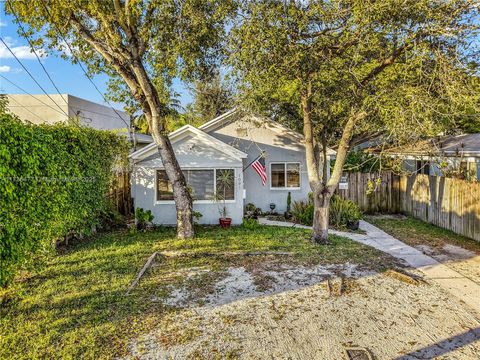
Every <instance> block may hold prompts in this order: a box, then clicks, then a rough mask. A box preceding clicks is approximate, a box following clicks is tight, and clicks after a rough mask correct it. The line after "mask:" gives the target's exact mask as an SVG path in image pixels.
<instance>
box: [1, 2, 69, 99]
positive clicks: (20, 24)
mask: <svg viewBox="0 0 480 360" xmlns="http://www.w3.org/2000/svg"><path fill="white" fill-rule="evenodd" d="M8 4H9V5H10V6H9V7H10V11H11V12H12V14H13V16H14V17H15V19H16V20H17V24H18V26H19V27H20V30H21V31H22V34H23V37H24V38H25V39H26V40H27V41H28V43H29V44H30V48H31V49H32V51H33V53H34V54H35V57H36V58H37V61H38V63H39V64H40V66H41V67H42V69H43V72H44V73H45V74H46V75H47V77H48V79H49V80H50V82H51V83H52V85H53V87H54V88H55V90H57V93H58V95H60V97H61V98H62V99H63V101H64V102H65V104H67V106H68V102H67V100H65V98H64V97H63V94H62V93H61V92H60V90H58V87H57V85H56V84H55V82H54V81H53V79H52V78H51V77H50V74H49V73H48V71H47V69H45V66H44V65H43V63H42V61H41V60H40V57H39V56H38V54H37V52H36V51H35V47H34V46H33V43H32V41H31V40H30V38H29V36H28V35H27V32H26V31H25V29H24V27H23V25H22V23H21V22H20V19H19V18H18V16H17V14H16V13H15V11H14V9H13V6H12V5H11V4H10V3H8Z"/></svg>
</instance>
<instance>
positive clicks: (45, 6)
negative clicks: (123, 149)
mask: <svg viewBox="0 0 480 360" xmlns="http://www.w3.org/2000/svg"><path fill="white" fill-rule="evenodd" d="M41 4H42V5H43V8H44V9H45V11H46V13H47V15H48V17H49V18H50V23H51V24H52V26H53V27H54V28H55V30H56V31H57V32H58V34H59V35H60V37H61V39H62V40H63V42H64V43H65V45H66V46H67V47H68V49H69V50H70V53H71V54H72V56H73V57H74V58H75V57H76V56H75V53H74V52H73V49H72V48H71V46H70V44H69V43H68V41H67V39H66V37H65V36H64V35H63V33H62V32H61V31H60V29H59V28H58V27H57V25H56V24H55V22H54V21H53V18H52V16H51V15H50V10H49V9H48V7H47V5H45V3H44V2H43V1H41ZM77 64H78V66H80V68H81V69H82V71H83V73H84V74H85V76H86V77H87V79H88V80H89V81H90V82H91V83H92V85H93V87H94V88H95V90H97V92H98V93H99V94H100V96H101V97H102V98H103V100H104V101H105V102H106V103H107V104H108V105H109V106H110V108H111V109H112V110H113V111H114V112H115V114H117V116H118V117H119V118H120V120H122V121H123V122H124V123H125V125H127V127H128V128H130V125H129V124H128V123H127V122H126V121H125V120H124V119H123V118H122V117H121V116H120V114H119V113H118V112H117V110H115V108H114V107H113V106H112V104H111V103H110V101H108V100H107V98H105V96H104V95H103V93H102V92H101V91H100V89H99V88H98V87H97V85H96V84H95V83H94V82H93V79H92V78H91V77H90V75H89V74H88V73H87V71H86V70H85V68H84V67H83V65H82V63H81V62H80V59H78V57H77Z"/></svg>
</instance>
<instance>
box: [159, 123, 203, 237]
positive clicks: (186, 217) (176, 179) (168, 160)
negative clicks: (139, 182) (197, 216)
mask: <svg viewBox="0 0 480 360" xmlns="http://www.w3.org/2000/svg"><path fill="white" fill-rule="evenodd" d="M152 135H153V138H154V140H155V143H156V144H157V146H158V152H159V153H160V158H161V159H162V163H163V167H164V168H165V172H166V173H167V177H168V179H169V180H170V182H171V183H172V187H173V198H174V199H175V208H176V210H177V238H178V239H188V238H191V237H193V236H194V235H195V231H194V228H193V205H192V196H191V195H190V192H189V191H188V187H187V183H186V181H185V177H184V176H183V172H182V170H181V168H180V165H179V164H178V161H177V159H176V158H175V153H174V151H173V148H172V144H171V143H170V140H169V138H168V136H167V135H164V134H161V133H160V132H158V131H153V132H152Z"/></svg>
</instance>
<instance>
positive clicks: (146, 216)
mask: <svg viewBox="0 0 480 360" xmlns="http://www.w3.org/2000/svg"><path fill="white" fill-rule="evenodd" d="M153 218H154V216H153V214H152V211H151V210H146V211H145V210H143V209H142V208H136V209H135V219H136V220H137V228H138V229H145V228H146V227H147V226H148V225H149V224H151V222H152V221H153Z"/></svg>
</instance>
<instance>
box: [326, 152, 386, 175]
mask: <svg viewBox="0 0 480 360" xmlns="http://www.w3.org/2000/svg"><path fill="white" fill-rule="evenodd" d="M380 160H381V159H380V157H379V156H375V155H372V154H368V153H366V152H364V151H362V150H358V151H351V152H349V153H348V155H347V159H346V160H345V165H344V167H343V169H344V170H345V171H351V172H361V173H369V172H375V171H378V170H379V169H380ZM330 166H331V168H332V170H333V167H334V166H335V159H334V160H332V161H331V162H330Z"/></svg>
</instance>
